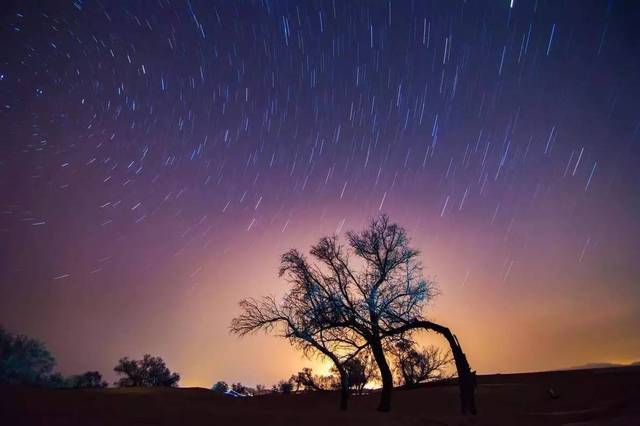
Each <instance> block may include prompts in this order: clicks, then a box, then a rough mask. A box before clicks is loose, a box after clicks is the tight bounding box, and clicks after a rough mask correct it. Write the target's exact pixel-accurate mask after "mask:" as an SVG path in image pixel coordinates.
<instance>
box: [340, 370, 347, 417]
mask: <svg viewBox="0 0 640 426" xmlns="http://www.w3.org/2000/svg"><path fill="white" fill-rule="evenodd" d="M338 372H339V373H340V409H341V410H346V409H347V406H348V401H349V377H348V376H347V373H346V371H343V370H342V369H339V370H338Z"/></svg>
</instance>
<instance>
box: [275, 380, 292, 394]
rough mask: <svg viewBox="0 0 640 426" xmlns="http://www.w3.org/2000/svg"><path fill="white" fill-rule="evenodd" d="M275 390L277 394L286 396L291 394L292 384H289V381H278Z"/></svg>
mask: <svg viewBox="0 0 640 426" xmlns="http://www.w3.org/2000/svg"><path fill="white" fill-rule="evenodd" d="M277 389H278V392H280V393H283V394H285V395H288V394H290V393H291V392H293V383H291V380H280V381H279V382H278V388H277Z"/></svg>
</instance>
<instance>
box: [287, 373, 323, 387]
mask: <svg viewBox="0 0 640 426" xmlns="http://www.w3.org/2000/svg"><path fill="white" fill-rule="evenodd" d="M289 381H290V382H292V383H293V384H294V389H295V391H296V392H299V391H301V390H304V391H323V390H327V388H325V387H324V386H323V383H322V380H321V378H320V377H318V376H314V375H313V370H312V369H311V368H303V369H302V371H299V372H298V373H297V374H294V375H293V376H291V379H289Z"/></svg>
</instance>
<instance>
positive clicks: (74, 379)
mask: <svg viewBox="0 0 640 426" xmlns="http://www.w3.org/2000/svg"><path fill="white" fill-rule="evenodd" d="M67 383H68V386H69V387H71V388H75V389H90V388H106V387H107V382H105V381H104V380H102V375H101V374H100V373H99V372H97V371H87V372H86V373H83V374H78V375H75V376H71V377H69V378H68V379H67Z"/></svg>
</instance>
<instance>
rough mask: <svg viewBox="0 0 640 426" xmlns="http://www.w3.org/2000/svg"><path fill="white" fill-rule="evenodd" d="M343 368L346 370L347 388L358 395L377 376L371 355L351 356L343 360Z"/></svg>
mask: <svg viewBox="0 0 640 426" xmlns="http://www.w3.org/2000/svg"><path fill="white" fill-rule="evenodd" d="M344 368H345V370H346V371H347V377H348V382H349V389H352V390H353V391H355V392H356V393H357V394H358V395H362V391H363V390H364V388H365V386H366V385H367V384H368V383H369V382H371V381H372V380H374V379H377V378H378V374H377V371H376V365H375V362H374V361H373V358H372V357H371V356H359V357H357V358H352V359H350V360H349V361H347V362H345V364H344ZM332 371H333V370H332Z"/></svg>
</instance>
